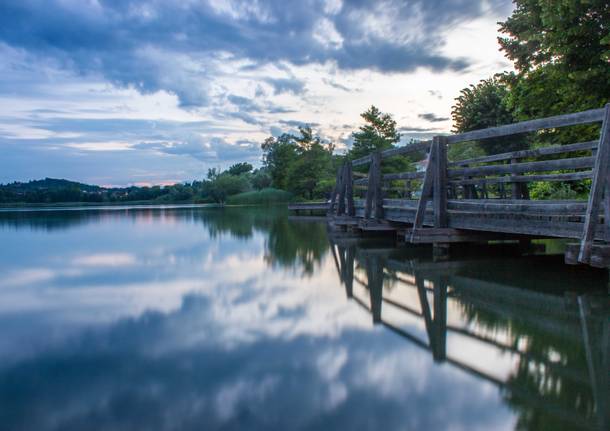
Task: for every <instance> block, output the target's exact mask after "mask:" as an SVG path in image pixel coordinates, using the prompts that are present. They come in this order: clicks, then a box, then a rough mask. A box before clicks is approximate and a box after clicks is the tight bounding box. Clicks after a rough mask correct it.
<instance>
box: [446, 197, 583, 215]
mask: <svg viewBox="0 0 610 431" xmlns="http://www.w3.org/2000/svg"><path fill="white" fill-rule="evenodd" d="M493 201H494V199H489V200H483V199H481V200H480V202H477V200H476V199H475V200H463V199H455V200H450V201H448V203H447V207H448V209H449V210H456V211H471V212H481V213H498V212H508V213H539V214H582V215H584V213H585V211H586V209H587V202H585V201H582V202H558V201H552V202H544V201H528V200H522V199H517V200H513V201H504V200H500V199H498V201H500V202H493Z"/></svg>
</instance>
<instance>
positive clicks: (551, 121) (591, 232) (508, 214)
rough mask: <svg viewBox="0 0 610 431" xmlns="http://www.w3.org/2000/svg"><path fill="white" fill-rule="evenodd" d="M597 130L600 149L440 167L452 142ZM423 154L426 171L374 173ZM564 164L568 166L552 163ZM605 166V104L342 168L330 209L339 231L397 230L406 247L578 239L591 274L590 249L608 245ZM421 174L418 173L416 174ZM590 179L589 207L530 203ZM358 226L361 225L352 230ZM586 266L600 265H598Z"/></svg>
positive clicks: (587, 145) (609, 137)
mask: <svg viewBox="0 0 610 431" xmlns="http://www.w3.org/2000/svg"><path fill="white" fill-rule="evenodd" d="M600 121H603V123H602V131H601V134H600V140H599V141H588V142H578V143H574V144H568V145H561V146H560V145H554V146H547V147H540V148H535V149H527V150H520V151H511V152H505V153H501V154H493V155H485V156H481V157H474V158H469V159H466V160H457V161H449V160H448V158H447V147H448V146H449V145H452V144H455V143H458V142H467V141H477V142H478V143H479V144H482V145H484V144H485V141H484V140H485V139H490V138H496V137H501V136H510V135H515V134H522V133H528V132H535V131H538V130H541V129H548V128H558V127H567V126H574V125H580V124H588V123H593V122H600ZM425 153H427V156H426V162H425V163H423V164H421V165H419V166H417V165H413V164H412V165H411V166H410V167H409V169H405V170H407V172H397V173H396V172H393V173H386V174H382V161H383V160H385V159H387V158H390V157H404V156H408V157H409V158H408V159H407V160H408V161H409V163H414V156H416V157H421V155H423V154H425ZM566 155H568V156H569V157H567V158H557V157H558V156H560V157H565V156H566ZM609 158H610V105H607V106H606V107H605V108H603V109H593V110H590V111H585V112H579V113H574V114H566V115H560V116H556V117H550V118H544V119H539V120H532V121H525V122H521V123H516V124H509V125H505V126H499V127H493V128H489V129H484V130H476V131H472V132H467V133H462V134H459V135H452V136H436V137H434V138H433V139H432V141H425V142H420V143H416V144H411V145H407V146H404V147H400V148H393V149H390V150H385V151H381V152H375V153H372V154H370V155H368V156H366V157H362V158H360V159H357V160H354V161H351V162H347V163H346V164H345V165H344V166H342V168H341V169H340V172H339V173H338V177H337V186H336V188H335V190H334V191H333V194H332V197H331V205H330V208H331V209H332V208H333V205H334V204H335V200H338V202H337V203H336V204H337V206H338V210H337V214H338V215H341V216H344V215H345V216H347V219H345V224H348V221H347V220H356V223H352V224H351V226H354V228H355V229H360V230H397V231H400V232H401V234H402V233H405V237H406V239H407V240H408V241H411V242H433V243H441V242H453V241H456V242H457V241H479V240H481V241H485V240H488V239H494V238H495V239H497V238H502V239H504V238H510V237H512V238H517V239H521V238H527V237H530V238H531V237H534V238H539V237H555V238H573V239H579V240H581V246H580V252H579V256H578V260H579V261H580V262H583V263H590V264H592V265H593V263H592V258H591V256H590V255H591V248H592V247H593V246H594V245H595V244H594V241H604V242H606V241H610V192H609V191H608V190H607V189H608V185H609V184H610V167H609V166H608V162H609ZM366 164H368V165H369V171H368V175H366V174H362V173H355V172H353V170H352V167H354V166H361V165H366ZM423 166H425V169H424V170H417V169H416V168H421V167H423ZM364 175H366V177H364ZM589 179H591V180H592V185H591V192H590V194H589V198H588V201H572V200H560V201H546V200H530V195H529V189H528V187H527V183H533V182H540V181H545V182H546V181H560V182H582V181H583V180H589ZM507 184H508V186H506V185H507ZM582 184H583V186H587V183H582ZM361 189H366V195H365V199H364V200H354V197H353V194H354V190H361ZM385 196H388V197H390V198H384V197H385ZM507 197H512V199H507ZM602 209H603V211H601V210H602ZM361 219H364V221H357V220H361ZM433 229H434V230H433ZM466 232H468V234H467V233H466ZM595 246H597V245H595ZM596 250H597V249H596ZM596 256H597V255H596ZM595 259H598V260H597V261H596V262H597V263H599V258H598V257H594V258H593V261H595Z"/></svg>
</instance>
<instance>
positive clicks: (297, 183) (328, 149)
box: [287, 126, 333, 199]
mask: <svg viewBox="0 0 610 431" xmlns="http://www.w3.org/2000/svg"><path fill="white" fill-rule="evenodd" d="M299 132H300V136H296V137H294V141H295V142H296V144H297V149H296V152H297V158H296V159H295V161H294V162H293V163H292V164H291V165H290V167H289V168H288V172H287V187H288V190H289V191H291V192H292V193H294V194H295V195H298V196H301V197H304V198H306V199H313V198H314V197H321V196H317V195H316V193H314V192H316V191H317V192H318V193H320V194H322V196H323V195H324V194H325V193H324V192H325V190H324V189H320V188H319V184H320V183H321V182H323V181H324V180H326V179H329V178H332V176H333V173H332V167H333V164H332V152H333V148H332V146H325V145H323V144H322V143H321V139H320V137H319V136H315V135H314V133H313V131H312V130H311V127H309V126H306V127H299Z"/></svg>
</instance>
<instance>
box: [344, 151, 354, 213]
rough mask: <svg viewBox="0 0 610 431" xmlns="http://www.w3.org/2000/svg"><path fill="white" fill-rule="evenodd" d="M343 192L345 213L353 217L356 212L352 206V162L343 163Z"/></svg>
mask: <svg viewBox="0 0 610 431" xmlns="http://www.w3.org/2000/svg"><path fill="white" fill-rule="evenodd" d="M345 169H346V172H345V194H346V195H347V215H348V216H351V217H353V216H354V215H355V214H356V210H355V208H354V189H353V183H354V175H353V172H352V164H351V163H346V164H345Z"/></svg>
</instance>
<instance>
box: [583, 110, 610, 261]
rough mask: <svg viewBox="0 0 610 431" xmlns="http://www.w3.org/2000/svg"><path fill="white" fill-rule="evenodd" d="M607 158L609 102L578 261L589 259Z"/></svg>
mask: <svg viewBox="0 0 610 431" xmlns="http://www.w3.org/2000/svg"><path fill="white" fill-rule="evenodd" d="M608 158H610V103H609V104H607V105H606V108H605V110H604V119H603V123H602V128H601V133H600V137H599V145H598V146H597V153H596V154H595V166H594V167H593V180H592V181H591V191H590V192H589V202H588V204H587V212H586V214H585V225H584V228H583V233H582V238H581V241H580V253H579V254H578V261H579V262H581V263H589V261H590V259H591V249H592V247H593V241H594V239H595V231H596V228H597V225H598V222H599V209H600V204H601V202H602V197H603V195H604V190H606V195H607V194H608V192H607V190H608V183H609V179H608V174H609V173H610V171H609V167H608V162H609V161H608Z"/></svg>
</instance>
